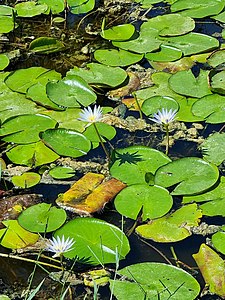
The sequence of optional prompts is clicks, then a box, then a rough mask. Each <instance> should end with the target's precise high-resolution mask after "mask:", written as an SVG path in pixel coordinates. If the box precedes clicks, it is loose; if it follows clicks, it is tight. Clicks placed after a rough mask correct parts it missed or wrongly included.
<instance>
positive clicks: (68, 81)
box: [46, 75, 97, 107]
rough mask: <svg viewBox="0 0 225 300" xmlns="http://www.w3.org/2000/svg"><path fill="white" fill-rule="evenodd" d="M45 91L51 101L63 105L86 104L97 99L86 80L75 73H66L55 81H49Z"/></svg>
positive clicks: (78, 105)
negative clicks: (66, 74)
mask: <svg viewBox="0 0 225 300" xmlns="http://www.w3.org/2000/svg"><path fill="white" fill-rule="evenodd" d="M46 92H47V95H48V97H49V98H50V100H51V101H53V102H54V103H56V104H58V105H60V106H64V107H80V106H81V105H83V106H88V105H90V104H92V103H94V102H95V100H96V99H97V96H96V94H95V93H94V92H93V90H92V89H91V88H90V86H89V85H88V84H87V82H86V81H85V80H84V79H83V78H81V77H80V76H75V75H68V76H67V77H65V78H63V79H62V80H59V81H57V82H49V83H48V84H47V85H46ZM62 95H63V97H62Z"/></svg>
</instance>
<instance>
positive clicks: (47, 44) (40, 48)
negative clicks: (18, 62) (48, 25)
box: [29, 37, 65, 54]
mask: <svg viewBox="0 0 225 300" xmlns="http://www.w3.org/2000/svg"><path fill="white" fill-rule="evenodd" d="M64 48H65V46H64V44H63V43H62V42H60V41H58V40H57V39H55V38H51V37H39V38H37V39H35V40H33V41H32V42H31V43H30V46H29V49H30V51H32V52H34V53H41V54H49V53H55V52H59V51H62V50H63V49H64Z"/></svg>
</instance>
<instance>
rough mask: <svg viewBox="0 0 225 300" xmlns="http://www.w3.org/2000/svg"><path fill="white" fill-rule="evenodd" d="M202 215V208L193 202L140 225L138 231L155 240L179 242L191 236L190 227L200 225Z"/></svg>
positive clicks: (143, 235)
mask: <svg viewBox="0 0 225 300" xmlns="http://www.w3.org/2000/svg"><path fill="white" fill-rule="evenodd" d="M201 217H202V213H201V210H200V209H198V207H197V204H195V203H193V204H189V205H186V206H183V207H181V208H180V209H178V210H176V211H175V212H173V213H172V214H170V215H166V216H164V217H161V218H159V219H156V220H152V221H151V222H149V223H148V224H144V225H140V226H138V227H137V228H136V232H137V233H138V234H139V235H141V236H142V237H144V238H146V239H152V240H153V241H155V242H160V243H171V242H177V241H181V240H183V239H185V238H187V237H188V236H191V234H192V232H191V230H190V227H193V226H198V224H199V222H200V218H201Z"/></svg>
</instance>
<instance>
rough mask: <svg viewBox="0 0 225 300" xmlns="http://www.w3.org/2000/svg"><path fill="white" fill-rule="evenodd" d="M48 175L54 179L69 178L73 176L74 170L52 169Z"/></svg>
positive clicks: (67, 168) (64, 168)
mask: <svg viewBox="0 0 225 300" xmlns="http://www.w3.org/2000/svg"><path fill="white" fill-rule="evenodd" d="M49 175H50V176H52V177H53V178H55V179H66V178H71V177H73V176H74V175H75V171H74V169H72V168H70V167H61V166H58V167H54V168H52V169H51V170H50V171H49Z"/></svg>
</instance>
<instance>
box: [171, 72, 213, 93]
mask: <svg viewBox="0 0 225 300" xmlns="http://www.w3.org/2000/svg"><path fill="white" fill-rule="evenodd" d="M208 73H209V72H207V71H203V70H201V71H200V73H199V76H198V77H197V78H195V76H194V74H193V73H192V71H191V70H187V71H180V72H177V73H176V74H173V75H172V76H171V77H170V79H169V85H170V88H171V89H172V90H173V91H174V92H176V93H178V94H182V95H185V96H190V97H194V98H201V97H204V96H206V95H209V94H211V91H210V88H209V85H208ZM184 82H185V84H184Z"/></svg>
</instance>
